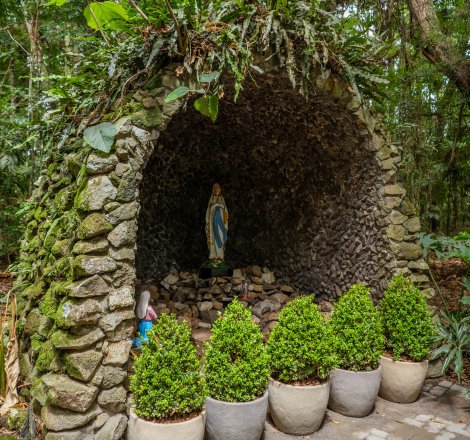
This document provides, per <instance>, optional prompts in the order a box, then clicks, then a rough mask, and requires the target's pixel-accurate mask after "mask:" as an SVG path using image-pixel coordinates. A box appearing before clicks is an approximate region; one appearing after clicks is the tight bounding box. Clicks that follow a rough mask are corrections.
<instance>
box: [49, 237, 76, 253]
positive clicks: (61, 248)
mask: <svg viewBox="0 0 470 440" xmlns="http://www.w3.org/2000/svg"><path fill="white" fill-rule="evenodd" d="M72 243H73V240H71V239H64V240H57V241H56V242H55V243H54V245H53V246H52V248H51V252H52V253H53V254H54V255H62V256H64V255H67V254H69V253H70V252H71V250H72Z"/></svg>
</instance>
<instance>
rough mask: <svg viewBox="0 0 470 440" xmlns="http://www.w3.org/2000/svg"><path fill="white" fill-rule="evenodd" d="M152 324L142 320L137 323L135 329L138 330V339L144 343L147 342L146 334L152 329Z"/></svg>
mask: <svg viewBox="0 0 470 440" xmlns="http://www.w3.org/2000/svg"><path fill="white" fill-rule="evenodd" d="M152 325H153V322H152V321H144V320H143V319H142V320H140V321H139V324H138V325H137V328H138V330H139V334H140V337H141V338H142V339H143V340H144V341H145V342H148V340H149V338H148V336H147V332H149V331H150V330H151V329H152Z"/></svg>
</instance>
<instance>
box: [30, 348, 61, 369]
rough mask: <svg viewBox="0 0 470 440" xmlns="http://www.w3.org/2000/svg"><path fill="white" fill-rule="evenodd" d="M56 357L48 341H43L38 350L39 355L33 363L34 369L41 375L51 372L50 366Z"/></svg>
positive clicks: (54, 350)
mask: <svg viewBox="0 0 470 440" xmlns="http://www.w3.org/2000/svg"><path fill="white" fill-rule="evenodd" d="M57 355H58V352H57V350H56V349H55V348H54V346H53V345H52V343H51V342H50V341H45V342H44V343H43V344H42V346H41V348H40V349H39V354H38V357H37V359H36V362H35V367H36V368H37V370H38V371H39V372H41V373H46V372H48V371H50V370H51V364H52V362H53V361H54V359H55V357H56V356H57Z"/></svg>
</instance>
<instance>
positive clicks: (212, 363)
mask: <svg viewBox="0 0 470 440" xmlns="http://www.w3.org/2000/svg"><path fill="white" fill-rule="evenodd" d="M204 374H205V378H206V382H207V386H208V389H209V395H210V396H211V397H213V398H214V399H217V400H223V401H226V402H248V401H251V400H254V399H257V398H259V397H261V396H262V395H263V394H264V393H265V391H266V388H267V386H268V380H269V366H268V355H267V353H266V350H265V347H264V345H263V335H262V333H261V330H260V328H259V327H258V326H257V325H256V324H255V323H254V322H253V320H252V318H251V308H246V309H245V308H244V307H243V304H242V303H241V302H240V301H239V300H238V299H237V298H235V299H234V300H233V302H232V303H231V304H230V305H229V306H228V307H227V309H226V310H225V313H224V315H223V316H219V318H218V319H217V320H216V321H215V322H214V325H213V327H212V336H211V338H210V340H209V341H208V342H207V343H206V351H205V361H204Z"/></svg>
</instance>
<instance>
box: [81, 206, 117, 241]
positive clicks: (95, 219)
mask: <svg viewBox="0 0 470 440" xmlns="http://www.w3.org/2000/svg"><path fill="white" fill-rule="evenodd" d="M112 229H113V226H112V225H111V223H109V222H108V221H107V220H106V219H105V217H104V215H103V214H100V213H97V212H94V213H93V214H90V215H88V216H87V217H85V218H84V219H83V221H82V222H81V223H80V226H79V228H78V233H77V236H78V238H80V239H87V238H93V237H96V236H98V235H101V234H105V233H107V232H110V231H112Z"/></svg>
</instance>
